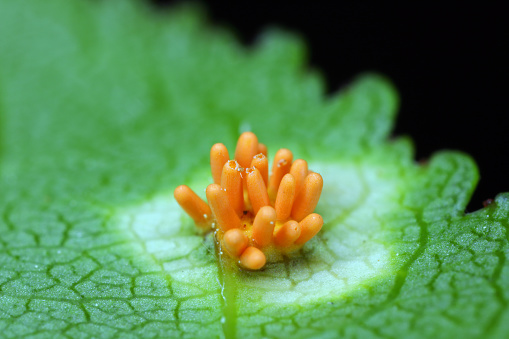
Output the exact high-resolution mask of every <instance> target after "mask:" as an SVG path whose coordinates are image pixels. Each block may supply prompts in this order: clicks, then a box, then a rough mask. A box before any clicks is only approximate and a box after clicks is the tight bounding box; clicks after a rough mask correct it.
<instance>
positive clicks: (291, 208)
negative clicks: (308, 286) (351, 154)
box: [174, 132, 323, 270]
mask: <svg viewBox="0 0 509 339" xmlns="http://www.w3.org/2000/svg"><path fill="white" fill-rule="evenodd" d="M234 159H235V160H230V156H229V154H228V150H227V149H226V147H225V146H224V145H223V144H220V143H218V144H215V145H214V146H212V148H211V150H210V167H211V170H212V178H213V180H214V183H213V184H210V185H209V186H208V187H207V189H206V196H207V200H208V204H207V203H206V202H205V201H203V200H202V199H201V198H200V197H199V196H198V195H196V193H194V192H193V191H192V190H191V189H190V188H189V187H188V186H185V185H181V186H179V187H177V188H176V189H175V192H174V195H175V199H176V200H177V202H178V203H179V204H180V206H181V207H182V208H183V209H184V211H185V212H186V213H187V214H189V216H191V218H193V220H194V222H195V224H196V225H197V226H198V227H200V228H201V229H203V230H205V231H209V230H213V229H215V236H216V240H217V241H218V244H220V246H221V249H224V250H225V251H226V252H227V253H228V254H229V255H230V256H231V257H233V258H235V259H236V260H238V263H239V264H240V265H241V266H242V267H244V268H246V269H249V270H258V269H261V268H262V267H263V266H264V265H265V263H266V261H267V254H270V253H273V252H274V251H277V252H283V253H289V252H291V251H294V250H296V249H299V248H300V247H302V246H303V245H304V244H305V243H306V242H307V241H309V240H310V239H311V238H313V237H314V236H315V235H316V234H317V233H318V232H319V231H320V229H321V228H322V225H323V219H322V217H321V216H320V215H319V214H316V213H313V211H314V209H315V207H316V205H317V203H318V199H319V198H320V194H321V192H322V187H323V180H322V176H321V175H320V174H318V173H314V172H311V171H309V170H308V164H307V162H306V161H305V160H302V159H298V160H295V161H293V154H292V152H291V151H289V150H288V149H285V148H283V149H280V150H279V151H278V152H277V153H276V156H275V157H274V162H273V165H272V173H271V175H270V177H269V162H268V158H267V147H266V146H265V145H264V144H262V143H259V142H258V138H257V137H256V135H255V134H254V133H251V132H245V133H242V135H241V136H240V137H239V140H238V142H237V148H236V149H235V157H234Z"/></svg>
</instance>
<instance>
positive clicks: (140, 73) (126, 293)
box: [0, 0, 509, 338]
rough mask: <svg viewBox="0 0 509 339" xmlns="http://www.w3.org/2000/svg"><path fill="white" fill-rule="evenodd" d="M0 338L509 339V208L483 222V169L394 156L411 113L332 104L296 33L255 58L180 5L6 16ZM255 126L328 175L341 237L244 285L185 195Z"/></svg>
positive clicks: (453, 158)
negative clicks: (214, 149)
mask: <svg viewBox="0 0 509 339" xmlns="http://www.w3.org/2000/svg"><path fill="white" fill-rule="evenodd" d="M0 44H1V46H0V128H1V130H0V131H1V132H0V133H1V134H0V138H1V139H0V190H1V194H0V208H1V209H0V211H1V215H0V216H1V217H0V329H1V331H2V335H4V336H5V337H12V338H14V337H21V336H25V337H34V338H35V337H51V338H58V337H62V338H63V337H92V336H94V337H116V336H122V337H168V336H174V337H177V336H180V337H228V338H234V337H245V338H249V337H260V336H263V337H288V336H293V337H309V336H313V337H324V338H327V337H330V338H335V337H338V336H341V337H406V338H412V337H451V336H455V337H456V336H462V337H465V338H468V337H486V336H492V337H500V336H503V334H504V333H506V332H507V331H508V328H507V327H508V325H507V324H509V311H508V308H507V298H508V295H507V287H508V285H509V282H508V280H509V270H508V264H507V254H508V236H507V227H508V221H507V220H508V213H509V196H508V195H507V194H502V195H499V196H498V198H497V199H496V201H495V203H493V204H492V205H490V206H488V207H487V208H485V209H482V210H480V211H477V212H474V213H471V214H467V215H465V214H464V209H465V206H466V204H467V202H468V200H469V198H470V196H471V194H472V192H473V190H474V188H475V185H476V183H477V180H478V173H477V169H476V166H475V164H474V163H473V161H472V160H471V159H470V158H469V157H468V156H466V155H463V154H460V153H456V152H440V153H437V154H435V155H434V156H433V157H432V158H431V159H430V160H429V162H428V163H426V164H416V163H415V162H414V161H413V146H412V145H411V142H410V141H409V140H408V139H407V138H399V139H392V140H389V136H390V132H391V129H392V125H393V120H394V116H395V113H396V110H397V106H398V98H397V94H396V92H395V90H394V88H393V87H392V86H391V85H390V83H389V82H388V81H387V80H385V79H384V78H383V77H380V76H377V75H364V76H361V77H359V78H357V79H355V80H354V81H353V82H352V84H351V85H349V86H347V87H345V88H343V89H342V90H341V91H340V92H338V93H337V94H336V95H334V96H332V97H325V96H324V89H323V82H322V80H321V78H320V76H319V75H318V74H316V73H312V72H309V71H307V70H305V50H304V47H303V44H302V43H301V42H300V40H299V39H298V38H296V37H295V36H292V35H289V34H287V33H285V32H281V31H276V30H273V31H270V32H266V33H265V34H264V35H263V36H261V38H260V40H259V41H258V42H257V44H256V45H255V46H253V47H251V48H245V47H243V46H240V45H239V44H238V43H237V42H236V41H235V39H234V37H233V36H232V35H231V33H229V32H227V31H224V30H220V29H217V28H212V27H211V26H210V25H208V24H206V23H205V19H204V16H203V14H202V13H201V11H200V10H199V9H197V8H194V7H181V8H178V9H174V10H173V11H172V12H171V13H168V14H161V13H154V12H152V11H151V10H150V9H148V8H147V7H146V6H144V5H142V4H140V3H138V2H134V1H104V2H92V1H90V2H89V1H68V0H66V1H64V0H48V1H44V2H41V1H35V0H28V1H23V2H21V1H15V0H2V1H1V2H0ZM246 129H251V130H253V131H254V132H256V133H257V135H258V136H259V138H260V139H261V140H262V141H263V142H266V143H267V144H268V146H269V152H270V153H272V154H274V153H275V150H276V149H277V148H278V147H287V148H290V149H292V150H293V151H294V153H295V154H296V157H298V158H304V159H308V160H309V162H310V166H311V168H312V169H313V170H315V171H317V172H319V173H321V174H322V175H323V177H324V181H325V187H324V191H323V196H322V199H321V202H320V204H319V206H318V208H317V211H318V212H319V213H321V214H322V215H323V216H324V219H325V221H326V224H325V225H324V230H323V231H322V232H321V234H320V236H318V237H317V238H316V239H314V240H313V241H311V242H310V243H309V244H307V245H306V246H305V247H304V248H303V249H302V250H301V251H300V252H299V253H297V254H296V255H293V256H290V257H281V258H279V259H278V260H277V261H276V262H274V263H271V264H269V265H268V266H267V267H266V269H264V270H262V271H260V272H244V271H239V270H238V269H236V268H235V267H232V266H231V265H229V264H228V261H226V260H224V258H222V257H221V255H220V253H217V252H216V249H215V248H214V242H213V240H212V238H211V237H210V236H207V237H203V236H202V235H200V234H198V233H197V232H196V230H195V228H194V225H193V224H192V222H191V220H190V218H188V217H187V216H185V215H184V213H183V212H182V211H181V210H180V208H179V207H178V205H177V204H176V202H175V201H174V199H173V196H172V190H173V189H174V188H175V187H176V186H177V185H179V184H181V183H185V184H188V185H190V186H191V187H192V188H193V189H195V190H196V191H198V192H202V190H203V188H204V187H206V184H207V183H208V182H209V179H210V174H209V173H208V170H207V168H208V160H207V155H208V151H209V147H210V146H211V145H212V144H213V143H215V142H223V143H225V144H226V145H227V146H228V147H229V148H230V149H231V150H232V149H233V147H234V143H235V139H236V137H237V136H238V135H239V133H240V132H241V131H244V130H246Z"/></svg>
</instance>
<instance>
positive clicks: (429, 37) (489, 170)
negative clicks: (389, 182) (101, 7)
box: [153, 0, 509, 211]
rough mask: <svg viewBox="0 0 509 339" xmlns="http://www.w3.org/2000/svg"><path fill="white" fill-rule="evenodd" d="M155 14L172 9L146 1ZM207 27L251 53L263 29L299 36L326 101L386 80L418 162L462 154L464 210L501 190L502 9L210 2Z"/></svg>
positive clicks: (505, 39)
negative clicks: (356, 85)
mask: <svg viewBox="0 0 509 339" xmlns="http://www.w3.org/2000/svg"><path fill="white" fill-rule="evenodd" d="M153 3H154V4H155V6H156V8H157V10H166V7H167V6H168V5H172V4H173V3H175V1H163V0H159V1H157V0H153ZM205 8H206V9H207V11H208V13H209V17H210V19H211V21H212V22H213V23H214V24H218V25H221V26H226V27H230V28H231V29H233V30H234V31H235V32H236V33H237V36H238V38H239V40H240V41H242V42H243V43H245V44H247V45H249V44H250V43H252V42H253V41H255V39H256V37H257V35H258V34H259V33H260V32H262V31H263V29H264V28H266V27H269V26H278V27H282V28H285V29H287V30H290V31H293V32H297V33H298V34H300V35H301V36H302V37H303V38H304V39H305V41H306V43H307V45H308V46H309V63H310V65H311V67H313V68H317V69H319V70H320V71H321V72H322V74H323V75H324V77H325V79H326V81H327V85H328V86H327V87H328V89H329V91H330V92H334V91H336V90H337V89H339V88H340V87H341V86H343V85H345V84H347V83H348V82H349V80H351V79H352V78H353V77H355V76H356V75H358V74H359V73H362V72H365V71H376V72H379V73H382V74H385V75H386V76H388V77H389V78H390V79H391V80H392V81H393V82H394V84H395V85H396V87H397V88H398V91H399V93H400V97H401V108H400V112H399V115H398V120H397V123H396V128H395V131H394V135H396V136H397V135H410V136H411V137H412V139H413V140H414V142H415V145H416V154H417V160H421V159H426V158H428V157H429V156H430V155H431V154H432V153H433V152H435V151H437V150H440V149H455V150H460V151H463V152H466V153H468V154H470V155H472V157H474V159H475V160H476V162H477V164H478V166H479V169H480V173H481V181H480V183H479V186H478V188H477V190H476V192H475V194H474V197H473V199H472V201H471V203H470V204H469V206H468V208H467V210H468V211H473V210H476V209H478V208H480V207H482V202H483V201H484V200H486V199H489V198H494V197H495V195H496V194H497V193H500V192H507V191H509V149H508V147H507V146H509V136H506V134H509V123H508V122H507V121H506V120H508V119H507V115H508V113H509V112H508V109H507V106H506V101H507V98H508V95H507V93H508V89H509V86H508V84H507V82H508V81H509V67H508V65H507V64H508V62H509V53H508V52H507V51H505V49H507V48H509V28H508V27H509V20H507V19H506V17H505V14H504V13H506V12H505V11H504V10H503V8H502V7H501V6H491V7H489V6H482V7H479V6H474V5H465V4H461V5H453V4H448V5H444V4H440V5H430V4H427V5H423V4H421V5H419V4H416V3H412V4H411V5H407V6H402V7H391V6H388V5H387V4H366V3H359V2H356V3H345V4H338V3H335V2H332V1H331V2H326V3H319V2H313V3H309V2H307V3H304V2H303V3H302V4H299V3H296V2H295V3H273V2H267V3H266V2H255V1H250V2H241V1H238V2H231V3H224V2H212V3H207V4H205Z"/></svg>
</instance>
